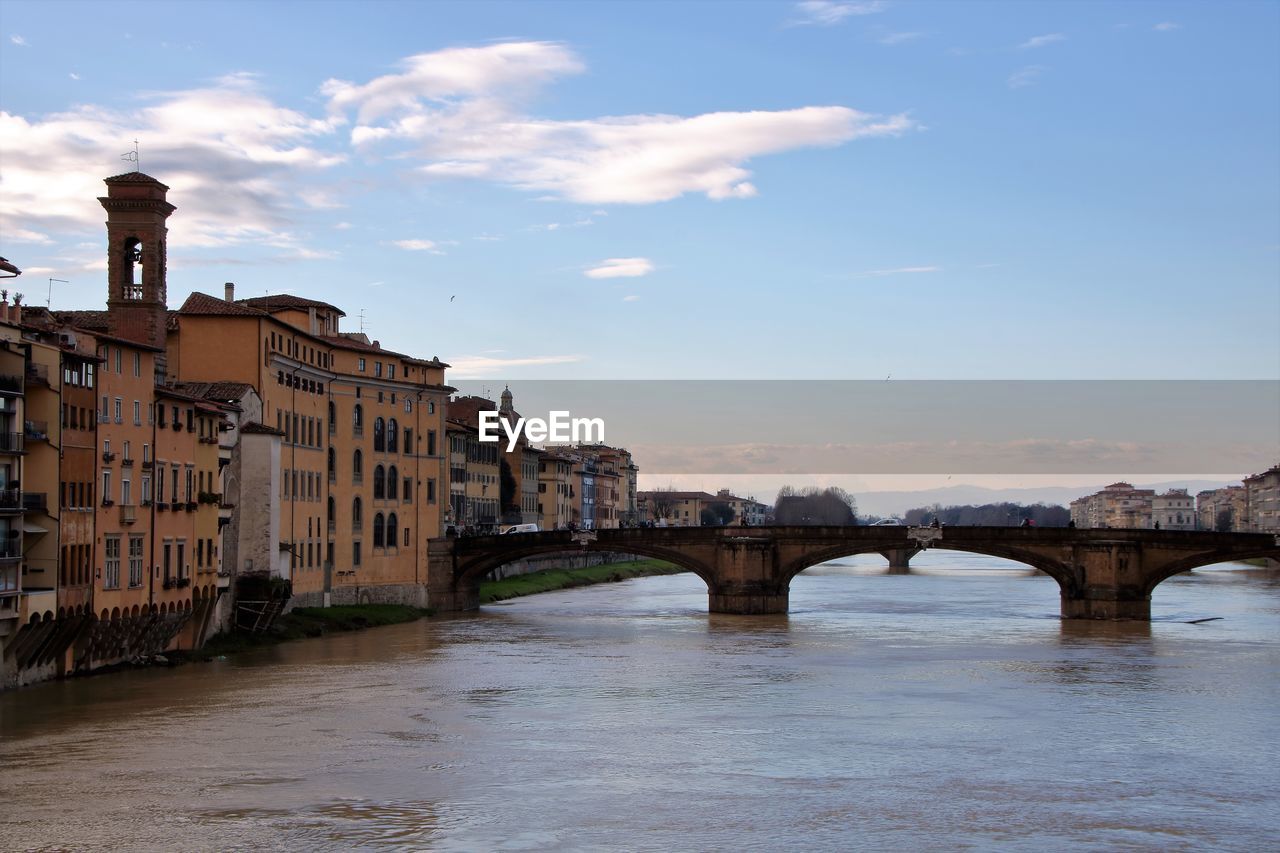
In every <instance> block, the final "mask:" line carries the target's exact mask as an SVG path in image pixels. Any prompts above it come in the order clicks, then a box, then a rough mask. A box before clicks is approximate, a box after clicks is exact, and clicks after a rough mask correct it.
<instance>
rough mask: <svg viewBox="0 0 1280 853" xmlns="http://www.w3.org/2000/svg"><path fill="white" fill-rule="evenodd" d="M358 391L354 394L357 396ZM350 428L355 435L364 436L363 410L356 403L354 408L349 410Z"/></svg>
mask: <svg viewBox="0 0 1280 853" xmlns="http://www.w3.org/2000/svg"><path fill="white" fill-rule="evenodd" d="M359 391H360V389H359V388H357V389H356V393H357V394H358V393H359ZM351 428H352V429H353V430H354V431H355V434H356V435H364V409H363V408H362V407H361V406H360V404H359V403H356V407H355V408H354V409H352V410H351Z"/></svg>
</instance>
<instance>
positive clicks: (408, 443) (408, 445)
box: [404, 429, 413, 456]
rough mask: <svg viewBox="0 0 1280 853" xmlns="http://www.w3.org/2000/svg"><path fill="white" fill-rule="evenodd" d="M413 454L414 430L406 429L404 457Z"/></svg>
mask: <svg viewBox="0 0 1280 853" xmlns="http://www.w3.org/2000/svg"><path fill="white" fill-rule="evenodd" d="M412 454H413V430H411V429H406V430H405V431H404V455H405V456H410V455H412Z"/></svg>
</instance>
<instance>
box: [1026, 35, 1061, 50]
mask: <svg viewBox="0 0 1280 853" xmlns="http://www.w3.org/2000/svg"><path fill="white" fill-rule="evenodd" d="M1066 40H1067V37H1066V36H1064V35H1063V34H1062V33H1049V34H1048V35H1043V36H1032V37H1031V38H1029V39H1027V40H1026V41H1024V42H1023V43H1022V44H1020V45H1018V50H1032V49H1034V48H1037V47H1044V46H1045V45H1046V44H1053V43H1054V42H1058V41H1066Z"/></svg>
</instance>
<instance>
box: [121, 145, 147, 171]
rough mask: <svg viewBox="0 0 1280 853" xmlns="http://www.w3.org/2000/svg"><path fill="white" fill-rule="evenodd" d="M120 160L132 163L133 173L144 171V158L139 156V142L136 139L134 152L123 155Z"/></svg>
mask: <svg viewBox="0 0 1280 853" xmlns="http://www.w3.org/2000/svg"><path fill="white" fill-rule="evenodd" d="M120 159H121V160H128V161H129V162H130V163H132V164H133V171H135V172H141V171H142V158H141V157H139V156H138V140H136V139H135V140H133V150H132V151H130V152H129V153H128V154H121V155H120Z"/></svg>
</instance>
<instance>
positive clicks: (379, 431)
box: [373, 417, 387, 453]
mask: <svg viewBox="0 0 1280 853" xmlns="http://www.w3.org/2000/svg"><path fill="white" fill-rule="evenodd" d="M386 449H387V424H386V422H385V421H384V420H382V418H381V417H379V418H376V419H374V422H373V450H374V452H375V453H381V452H383V451H385V450H386Z"/></svg>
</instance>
